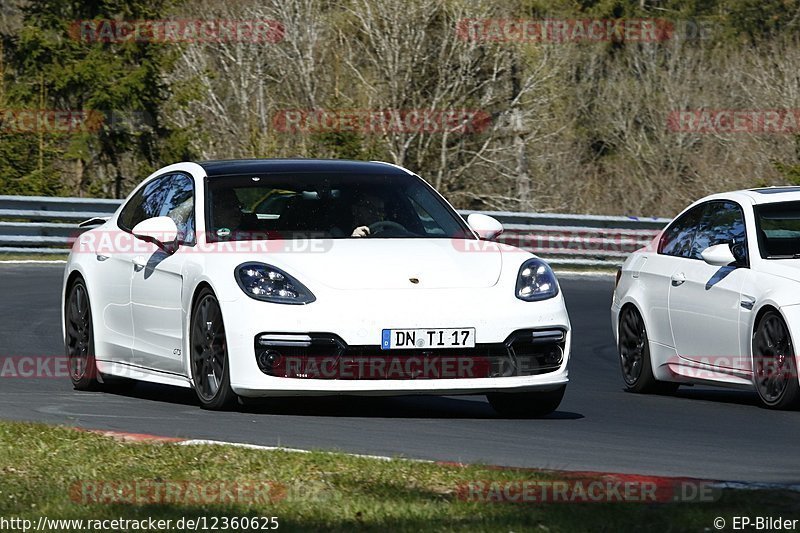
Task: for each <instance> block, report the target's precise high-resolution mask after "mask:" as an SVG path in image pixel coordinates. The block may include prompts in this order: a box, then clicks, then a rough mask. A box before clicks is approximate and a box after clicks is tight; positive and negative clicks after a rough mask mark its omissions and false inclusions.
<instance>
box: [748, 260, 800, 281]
mask: <svg viewBox="0 0 800 533" xmlns="http://www.w3.org/2000/svg"><path fill="white" fill-rule="evenodd" d="M758 270H759V271H761V272H764V273H766V274H772V275H773V276H778V277H780V278H785V279H790V280H792V281H800V259H768V260H764V261H761V262H760V263H759V268H758Z"/></svg>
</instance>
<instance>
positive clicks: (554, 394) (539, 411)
mask: <svg viewBox="0 0 800 533" xmlns="http://www.w3.org/2000/svg"><path fill="white" fill-rule="evenodd" d="M566 390H567V386H566V385H562V386H561V387H559V388H557V389H555V390H552V391H547V392H495V393H492V394H487V395H486V398H487V399H488V400H489V403H490V404H491V406H492V407H493V408H494V410H495V411H497V413H498V414H500V415H501V416H507V417H509V418H538V417H540V416H545V415H549V414H550V413H552V412H553V411H555V410H556V409H558V406H559V405H561V400H562V398H564V391H566Z"/></svg>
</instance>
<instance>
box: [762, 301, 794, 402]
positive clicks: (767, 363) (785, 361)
mask: <svg viewBox="0 0 800 533" xmlns="http://www.w3.org/2000/svg"><path fill="white" fill-rule="evenodd" d="M753 382H754V384H755V386H756V391H758V396H759V398H761V403H762V404H764V406H766V407H769V408H770V409H795V408H797V406H798V404H800V385H799V384H798V381H797V365H796V364H795V355H794V347H793V346H792V339H791V337H790V335H789V329H788V328H787V327H786V323H785V322H784V321H783V318H782V317H781V315H780V314H779V313H778V312H776V311H767V312H766V313H765V314H764V316H762V317H761V320H759V322H758V325H757V326H756V329H755V331H754V332H753Z"/></svg>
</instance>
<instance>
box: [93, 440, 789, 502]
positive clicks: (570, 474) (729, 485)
mask: <svg viewBox="0 0 800 533" xmlns="http://www.w3.org/2000/svg"><path fill="white" fill-rule="evenodd" d="M81 431H86V432H88V433H94V434H96V435H102V436H104V437H110V438H112V439H114V440H117V441H120V442H128V443H152V444H175V445H178V446H232V447H234V448H242V449H247V450H259V451H266V452H277V451H279V452H290V453H314V452H312V451H311V450H303V449H300V448H286V447H283V446H264V445H260V444H247V443H242V442H225V441H219V440H207V439H182V438H178V437H162V436H158V435H148V434H146V433H126V432H121V431H105V430H95V429H88V430H86V429H81ZM317 453H330V454H337V455H346V456H348V457H358V458H363V459H375V460H379V461H411V462H416V463H428V464H436V465H440V466H450V467H455V468H464V467H467V466H471V465H469V464H465V463H458V462H451V461H431V460H427V459H410V458H406V457H389V456H385V455H367V454H359V453H347V452H334V451H323V450H320V451H317ZM476 466H481V467H482V468H487V469H492V470H495V469H496V470H514V471H519V472H526V471H527V472H532V473H537V474H552V475H557V476H560V477H562V478H566V479H570V478H575V479H587V478H593V479H606V480H615V481H620V482H629V483H644V482H649V483H653V484H656V485H667V484H670V483H681V482H693V483H702V484H705V485H706V486H709V487H712V488H716V489H733V490H790V491H794V492H800V484H797V483H794V484H793V483H757V482H743V481H717V480H708V479H698V478H689V477H677V476H653V475H643V474H623V473H615V472H593V471H570V470H550V469H543V468H520V467H513V466H499V465H498V466H495V465H476Z"/></svg>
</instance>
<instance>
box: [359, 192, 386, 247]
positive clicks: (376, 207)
mask: <svg viewBox="0 0 800 533" xmlns="http://www.w3.org/2000/svg"><path fill="white" fill-rule="evenodd" d="M386 218H387V216H386V202H384V200H383V198H381V197H380V196H377V195H375V194H372V193H364V194H362V195H361V198H359V201H358V202H356V204H355V205H354V206H353V220H355V222H356V224H362V225H361V226H358V227H356V229H354V230H353V233H351V234H350V236H351V237H367V236H369V234H370V230H369V226H370V225H371V224H374V223H376V222H380V221H382V220H386Z"/></svg>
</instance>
